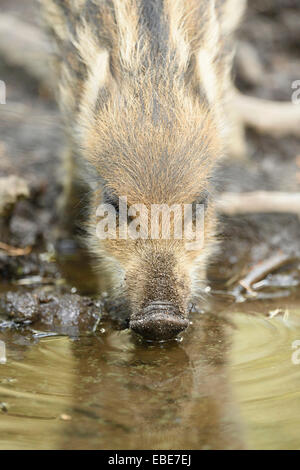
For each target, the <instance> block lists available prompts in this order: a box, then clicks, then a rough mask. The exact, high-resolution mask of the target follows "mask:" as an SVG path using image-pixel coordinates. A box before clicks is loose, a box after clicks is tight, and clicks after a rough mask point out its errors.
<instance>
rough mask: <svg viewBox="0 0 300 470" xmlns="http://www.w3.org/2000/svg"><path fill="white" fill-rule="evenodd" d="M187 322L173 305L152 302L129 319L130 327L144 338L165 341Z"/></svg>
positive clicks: (175, 334)
mask: <svg viewBox="0 0 300 470" xmlns="http://www.w3.org/2000/svg"><path fill="white" fill-rule="evenodd" d="M188 324H189V321H188V320H187V319H186V318H184V317H183V316H182V314H181V313H180V312H179V309H177V308H176V307H175V306H174V305H172V304H170V303H168V302H152V303H151V304H150V305H148V306H147V307H146V308H144V309H143V311H142V312H141V313H140V314H139V315H138V316H137V317H136V318H133V319H132V320H131V321H130V328H131V329H132V330H133V331H135V332H136V333H138V334H139V335H141V336H142V337H143V338H144V339H146V340H151V341H166V340H169V339H173V338H175V337H176V336H177V335H178V333H180V332H181V331H183V330H185V329H186V328H187V326H188Z"/></svg>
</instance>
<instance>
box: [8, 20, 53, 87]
mask: <svg viewBox="0 0 300 470" xmlns="http://www.w3.org/2000/svg"><path fill="white" fill-rule="evenodd" d="M0 55H1V56H2V58H3V59H4V60H5V61H6V62H7V63H8V64H9V65H12V66H17V67H22V68H23V69H24V70H26V72H27V73H28V74H29V75H30V76H33V77H35V78H36V79H37V80H38V81H40V82H42V83H44V84H47V85H49V84H50V76H49V67H48V66H47V61H48V56H49V43H48V41H47V39H46V38H45V36H44V34H43V33H42V31H41V30H40V29H39V28H38V27H36V26H34V25H31V24H28V23H25V22H24V21H21V20H20V19H18V18H16V17H14V16H13V15H10V14H7V13H1V14H0Z"/></svg>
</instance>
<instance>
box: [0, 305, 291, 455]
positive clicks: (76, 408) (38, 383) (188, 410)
mask: <svg viewBox="0 0 300 470" xmlns="http://www.w3.org/2000/svg"><path fill="white" fill-rule="evenodd" d="M218 302H219V310H221V311H220V313H218V314H216V315H213V314H210V313H206V314H199V313H198V314H196V313H194V314H193V315H192V318H191V320H192V325H191V326H190V328H189V330H188V332H187V333H186V334H185V335H184V336H183V339H182V341H180V342H174V343H169V344H161V345H154V344H152V345H151V344H144V343H142V342H140V341H139V340H137V339H136V338H135V337H134V336H133V335H132V334H131V333H130V332H129V331H128V330H123V331H116V329H115V328H114V327H113V326H112V325H111V324H110V323H109V322H107V321H106V322H102V324H101V325H99V328H98V331H97V333H96V334H89V335H84V336H80V337H78V338H69V337H66V336H45V337H43V336H44V335H43V332H38V331H35V334H34V333H33V332H32V331H31V333H30V334H29V332H28V330H26V327H24V329H23V330H20V329H19V330H15V329H9V328H7V329H4V330H2V332H1V333H0V340H1V341H3V342H4V343H5V346H6V348H5V356H6V362H5V361H2V363H1V364H0V448H1V449H32V448H34V449H45V448H46V449H137V448H138V449H147V448H150V449H180V448H182V449H211V448H213V449H230V448H233V449H237V448H252V449H254V448H255V449H279V448H284V449H289V448H298V449H299V448H300V418H299V406H300V364H299V362H300V353H299V351H300V341H299V340H300V301H299V298H298V299H297V298H290V299H288V300H287V299H284V300H281V301H280V302H281V305H278V303H279V301H278V300H277V301H276V302H275V301H257V302H246V303H243V304H242V305H241V304H232V305H227V306H226V304H225V303H224V302H223V300H222V301H221V299H220V300H219V301H216V304H218ZM222 308H223V310H222ZM276 309H279V310H276ZM280 309H281V310H280ZM216 310H217V308H216V309H215V311H216ZM270 312H271V313H270ZM37 333H40V334H37ZM298 353H299V354H298Z"/></svg>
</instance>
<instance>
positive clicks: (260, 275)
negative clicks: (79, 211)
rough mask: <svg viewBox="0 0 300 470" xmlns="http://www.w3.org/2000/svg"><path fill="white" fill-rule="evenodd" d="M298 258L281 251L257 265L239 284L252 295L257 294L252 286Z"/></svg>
mask: <svg viewBox="0 0 300 470" xmlns="http://www.w3.org/2000/svg"><path fill="white" fill-rule="evenodd" d="M295 259H296V258H295V256H292V255H288V254H286V253H283V252H281V251H279V252H278V253H276V254H275V255H273V256H271V257H270V258H268V259H266V260H264V261H262V262H260V263H258V264H256V265H255V266H253V268H252V269H251V271H250V272H249V273H248V274H247V276H246V277H244V278H243V279H241V280H240V281H239V284H240V285H241V286H242V287H243V288H244V289H245V290H246V291H247V292H248V293H250V294H252V295H253V294H255V292H254V291H253V289H252V285H253V284H255V282H258V281H260V280H261V279H264V278H265V277H266V276H267V275H268V274H269V273H271V272H273V271H275V270H276V269H278V268H280V267H281V266H283V265H284V264H287V263H291V262H292V261H294V260H295Z"/></svg>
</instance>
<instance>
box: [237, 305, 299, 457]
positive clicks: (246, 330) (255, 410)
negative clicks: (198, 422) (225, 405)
mask: <svg viewBox="0 0 300 470" xmlns="http://www.w3.org/2000/svg"><path fill="white" fill-rule="evenodd" d="M235 323H236V325H237V327H238V330H237V332H236V333H235V337H234V343H233V349H232V351H231V358H232V366H231V378H232V382H233V386H234V393H235V396H236V397H237V399H238V402H239V404H240V411H241V415H242V418H243V421H244V422H245V423H246V434H247V441H248V446H249V447H250V448H256V449H266V448H267V449H282V448H291V449H292V448H297V449H299V448H300V416H299V411H300V365H297V364H294V363H293V361H292V355H293V353H294V349H293V343H294V341H296V340H299V339H300V311H299V309H298V310H296V309H294V310H293V309H292V310H290V311H289V312H288V313H286V314H285V315H284V316H282V315H278V316H276V317H274V318H265V317H261V316H247V315H245V314H235Z"/></svg>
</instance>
